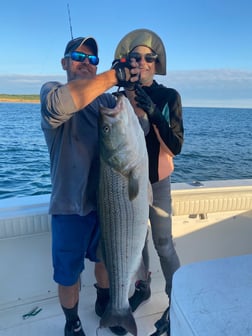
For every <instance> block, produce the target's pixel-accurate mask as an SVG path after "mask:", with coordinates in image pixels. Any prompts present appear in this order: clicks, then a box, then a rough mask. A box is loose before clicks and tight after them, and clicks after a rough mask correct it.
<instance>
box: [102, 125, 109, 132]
mask: <svg viewBox="0 0 252 336" xmlns="http://www.w3.org/2000/svg"><path fill="white" fill-rule="evenodd" d="M102 130H103V133H109V131H110V127H109V126H108V125H104V126H103V128H102Z"/></svg>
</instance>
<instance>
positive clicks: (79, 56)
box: [65, 51, 99, 65]
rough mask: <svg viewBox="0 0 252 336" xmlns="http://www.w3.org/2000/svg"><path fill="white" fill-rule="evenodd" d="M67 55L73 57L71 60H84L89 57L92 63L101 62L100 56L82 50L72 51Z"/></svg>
mask: <svg viewBox="0 0 252 336" xmlns="http://www.w3.org/2000/svg"><path fill="white" fill-rule="evenodd" d="M65 57H71V60H73V61H75V62H84V61H85V59H86V58H88V60H89V63H90V64H92V65H97V64H98V63H99V57H98V56H95V55H88V54H85V53H83V52H81V51H72V52H71V53H69V54H66V55H65Z"/></svg>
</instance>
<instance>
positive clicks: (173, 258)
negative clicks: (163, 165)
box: [143, 177, 180, 298]
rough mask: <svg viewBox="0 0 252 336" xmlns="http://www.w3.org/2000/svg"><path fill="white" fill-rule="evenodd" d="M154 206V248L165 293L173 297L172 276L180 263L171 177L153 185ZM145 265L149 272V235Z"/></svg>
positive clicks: (152, 230) (150, 215)
mask: <svg viewBox="0 0 252 336" xmlns="http://www.w3.org/2000/svg"><path fill="white" fill-rule="evenodd" d="M152 191H153V205H152V206H150V214H149V218H150V224H151V232H152V237H153V243H154V247H155V249H156V251H157V254H158V256H159V259H160V264H161V268H162V272H163V275H164V278H165V281H166V287H165V292H166V294H167V295H168V297H169V298H170V297H171V287H172V276H173V273H174V272H175V271H176V270H177V269H178V268H179V266H180V262H179V258H178V255H177V252H176V250H175V248H174V244H173V239H172V206H171V183H170V177H168V178H165V179H163V180H162V181H159V182H156V183H153V184H152ZM143 264H144V267H145V270H146V272H147V273H148V272H149V251H148V234H147V237H146V242H145V246H144V249H143Z"/></svg>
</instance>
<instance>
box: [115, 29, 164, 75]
mask: <svg viewBox="0 0 252 336" xmlns="http://www.w3.org/2000/svg"><path fill="white" fill-rule="evenodd" d="M137 46H145V47H148V48H151V49H152V50H153V51H154V52H155V53H156V54H157V55H158V61H157V63H156V74H158V75H166V52H165V47H164V44H163V42H162V40H161V38H160V37H159V36H158V35H157V34H156V33H154V32H153V31H151V30H149V29H136V30H133V31H132V32H130V33H128V34H127V35H125V36H124V37H123V38H122V39H121V41H120V42H119V44H118V46H117V47H116V50H115V59H117V58H121V57H125V56H127V55H128V54H129V53H130V52H131V51H132V50H133V49H134V48H136V47H137Z"/></svg>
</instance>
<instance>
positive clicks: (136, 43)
mask: <svg viewBox="0 0 252 336" xmlns="http://www.w3.org/2000/svg"><path fill="white" fill-rule="evenodd" d="M120 58H126V59H135V60H136V62H137V63H138V66H139V68H140V85H136V88H135V90H133V91H132V90H127V88H126V95H127V97H128V98H129V99H130V101H131V104H132V105H133V107H134V110H135V113H136V114H137V115H138V117H139V121H140V123H141V125H142V127H143V130H144V132H145V139H146V145H147V151H148V156H149V178H150V182H151V184H152V191H153V205H152V206H150V214H149V218H150V224H151V230H152V237H153V242H154V246H155V249H156V251H157V254H158V256H159V260H160V265H161V269H162V272H163V275H164V278H165V282H166V287H165V292H166V294H167V296H168V299H170V297H171V287H172V276H173V273H174V272H175V271H176V270H177V269H178V267H179V266H180V262H179V258H178V255H177V253H176V250H175V248H174V244H173V240H172V207H171V184H170V175H171V173H172V172H173V169H174V166H173V157H174V156H175V155H177V154H179V153H180V151H181V149H182V144H183V138H184V128H183V120H182V106H181V98H180V95H179V93H178V92H177V91H176V90H174V89H171V88H167V87H165V86H164V85H161V84H158V83H157V81H156V80H154V76H155V74H158V75H165V74H166V52H165V47H164V44H163V42H162V40H161V39H160V37H159V36H158V35H157V34H156V33H154V32H153V31H151V30H148V29H137V30H134V31H132V32H130V33H128V34H127V35H126V36H124V37H123V38H122V39H121V41H120V42H119V44H118V46H117V48H116V51H115V59H120ZM143 266H144V267H143V273H144V274H145V277H144V278H143V279H140V280H139V281H137V282H136V289H135V292H134V294H133V296H132V297H131V298H130V299H129V301H130V305H131V308H132V311H133V312H134V311H135V310H136V309H137V307H138V306H139V305H140V304H141V303H143V302H145V301H146V300H147V299H149V297H150V296H151V289H150V281H151V277H150V270H149V255H148V241H147V239H146V244H145V247H144V250H143ZM167 304H168V300H167ZM168 315H169V308H167V310H166V311H165V312H164V314H163V317H162V319H161V320H160V321H158V322H157V323H156V327H157V329H158V330H157V333H156V334H155V335H161V334H163V333H164V332H166V333H167V335H170V327H169V316H168Z"/></svg>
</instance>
